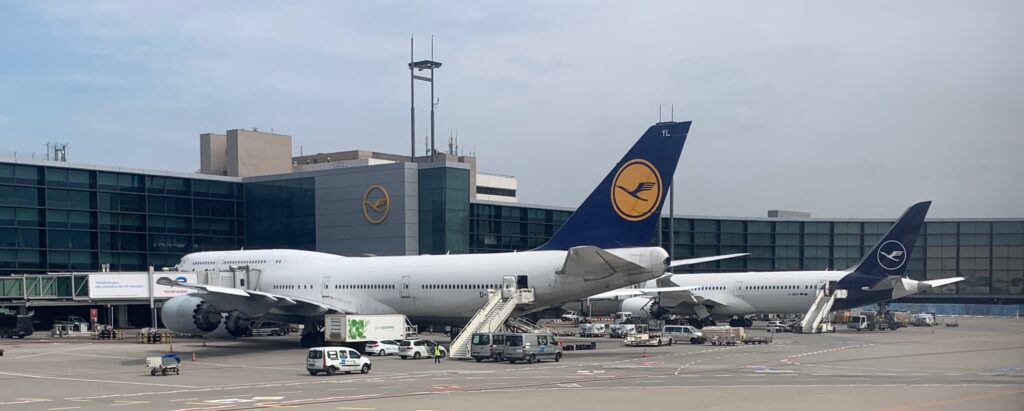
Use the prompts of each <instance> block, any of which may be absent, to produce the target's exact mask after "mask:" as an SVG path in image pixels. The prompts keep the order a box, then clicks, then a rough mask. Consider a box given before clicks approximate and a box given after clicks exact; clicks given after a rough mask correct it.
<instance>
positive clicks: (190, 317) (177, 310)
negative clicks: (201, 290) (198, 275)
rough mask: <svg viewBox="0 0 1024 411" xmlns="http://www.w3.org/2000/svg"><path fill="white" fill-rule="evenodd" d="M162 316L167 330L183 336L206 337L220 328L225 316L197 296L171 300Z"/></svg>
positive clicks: (192, 295) (164, 308)
mask: <svg viewBox="0 0 1024 411" xmlns="http://www.w3.org/2000/svg"><path fill="white" fill-rule="evenodd" d="M160 315H161V316H162V318H163V320H164V325H165V326H167V329H169V330H171V331H174V332H176V333H181V334H191V335H204V334H207V333H210V332H213V331H216V330H217V328H220V326H221V323H222V322H223V317H224V315H223V314H222V313H220V312H219V311H216V310H215V309H214V308H213V306H211V305H210V303H208V302H206V301H205V300H203V299H202V298H200V297H198V296H196V295H195V294H188V295H182V296H178V297H174V298H171V299H170V300H167V302H165V303H164V307H163V309H161V310H160Z"/></svg>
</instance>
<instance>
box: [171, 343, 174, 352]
mask: <svg viewBox="0 0 1024 411" xmlns="http://www.w3.org/2000/svg"><path fill="white" fill-rule="evenodd" d="M171 352H172V353H173V352H174V343H171Z"/></svg>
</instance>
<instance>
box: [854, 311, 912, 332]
mask: <svg viewBox="0 0 1024 411" xmlns="http://www.w3.org/2000/svg"><path fill="white" fill-rule="evenodd" d="M904 326H905V325H901V322H900V321H899V320H897V319H896V318H895V316H886V315H880V314H879V313H877V312H875V311H862V312H861V313H860V315H852V316H850V320H849V321H847V322H846V328H849V329H853V330H857V331H861V330H868V331H874V330H897V329H899V328H900V327H904Z"/></svg>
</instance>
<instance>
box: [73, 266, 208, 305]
mask: <svg viewBox="0 0 1024 411" xmlns="http://www.w3.org/2000/svg"><path fill="white" fill-rule="evenodd" d="M162 276H164V277H165V276H167V273H162V272H158V273H155V274H154V275H153V283H152V284H148V285H147V281H146V280H147V278H148V277H149V274H148V273H131V274H89V297H90V298H93V299H100V300H102V299H108V300H109V299H124V298H149V287H150V286H152V287H154V288H153V297H155V298H170V297H177V296H179V295H185V294H188V293H189V291H190V290H188V289H187V288H178V287H168V286H165V285H159V284H156V280H157V279H158V278H160V277H162ZM173 278H174V280H175V281H178V282H184V283H191V284H195V283H196V280H197V278H198V277H197V276H196V274H192V273H175V274H174V277H173Z"/></svg>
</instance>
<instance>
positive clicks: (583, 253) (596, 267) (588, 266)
mask: <svg viewBox="0 0 1024 411" xmlns="http://www.w3.org/2000/svg"><path fill="white" fill-rule="evenodd" d="M644 270H645V268H644V267H643V266H641V265H639V264H636V263H634V262H632V261H628V260H626V259H623V258H622V257H619V256H617V255H615V254H612V253H609V252H608V251H605V250H602V249H600V248H597V247H594V246H579V247H572V248H570V249H569V252H568V253H566V256H565V264H563V265H562V269H561V270H558V274H563V275H573V276H580V277H583V280H584V281H594V280H600V279H602V278H607V277H609V276H611V275H614V274H619V273H630V272H643V271H644Z"/></svg>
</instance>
